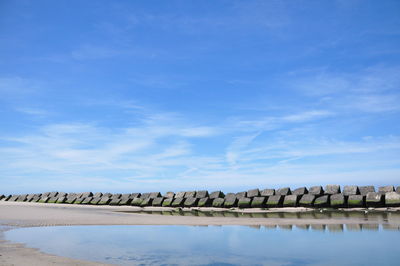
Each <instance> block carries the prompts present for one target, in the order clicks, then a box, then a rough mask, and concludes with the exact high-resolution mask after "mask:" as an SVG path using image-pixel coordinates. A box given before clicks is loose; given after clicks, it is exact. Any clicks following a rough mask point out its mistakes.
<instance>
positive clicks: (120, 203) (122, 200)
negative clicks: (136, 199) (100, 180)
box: [118, 197, 133, 206]
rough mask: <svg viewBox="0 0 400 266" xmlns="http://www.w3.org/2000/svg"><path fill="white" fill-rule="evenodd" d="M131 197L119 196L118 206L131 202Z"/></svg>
mask: <svg viewBox="0 0 400 266" xmlns="http://www.w3.org/2000/svg"><path fill="white" fill-rule="evenodd" d="M132 200H133V199H132V198H131V197H129V198H126V197H125V198H121V201H120V202H119V204H118V205H119V206H124V205H130V204H131V202H132Z"/></svg>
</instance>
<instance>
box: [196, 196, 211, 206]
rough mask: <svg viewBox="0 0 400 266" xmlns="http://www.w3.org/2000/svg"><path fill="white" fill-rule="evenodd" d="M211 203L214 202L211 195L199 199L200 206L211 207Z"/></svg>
mask: <svg viewBox="0 0 400 266" xmlns="http://www.w3.org/2000/svg"><path fill="white" fill-rule="evenodd" d="M211 203H212V201H211V199H210V198H209V197H205V198H201V199H199V202H198V203H197V206H198V207H210V206H211Z"/></svg>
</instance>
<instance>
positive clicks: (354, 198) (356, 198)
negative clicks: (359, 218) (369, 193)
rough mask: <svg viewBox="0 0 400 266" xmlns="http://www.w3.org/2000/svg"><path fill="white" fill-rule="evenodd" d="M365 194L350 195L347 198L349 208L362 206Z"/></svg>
mask: <svg viewBox="0 0 400 266" xmlns="http://www.w3.org/2000/svg"><path fill="white" fill-rule="evenodd" d="M364 205H365V196H363V195H350V196H349V198H348V199H347V206H348V207H350V208H357V207H364Z"/></svg>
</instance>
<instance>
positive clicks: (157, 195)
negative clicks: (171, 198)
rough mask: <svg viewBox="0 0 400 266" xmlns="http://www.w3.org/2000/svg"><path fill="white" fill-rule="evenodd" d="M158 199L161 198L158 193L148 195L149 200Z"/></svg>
mask: <svg viewBox="0 0 400 266" xmlns="http://www.w3.org/2000/svg"><path fill="white" fill-rule="evenodd" d="M159 197H161V193H160V192H150V195H149V198H150V199H155V198H159Z"/></svg>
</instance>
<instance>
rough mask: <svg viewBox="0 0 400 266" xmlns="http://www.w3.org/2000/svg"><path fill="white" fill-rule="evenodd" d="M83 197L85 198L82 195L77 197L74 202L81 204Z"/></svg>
mask: <svg viewBox="0 0 400 266" xmlns="http://www.w3.org/2000/svg"><path fill="white" fill-rule="evenodd" d="M85 199H86V198H84V197H80V198H77V199H76V200H75V202H74V204H82V203H83V201H84V200H85Z"/></svg>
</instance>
